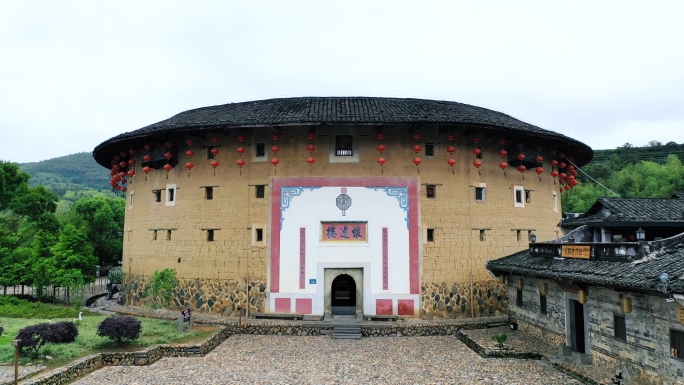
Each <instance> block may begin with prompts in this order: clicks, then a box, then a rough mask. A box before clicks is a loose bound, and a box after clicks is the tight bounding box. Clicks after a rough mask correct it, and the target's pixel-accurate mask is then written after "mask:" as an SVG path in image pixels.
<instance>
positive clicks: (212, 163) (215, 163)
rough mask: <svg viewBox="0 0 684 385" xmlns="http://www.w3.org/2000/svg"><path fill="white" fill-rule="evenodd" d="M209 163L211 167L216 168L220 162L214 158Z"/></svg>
mask: <svg viewBox="0 0 684 385" xmlns="http://www.w3.org/2000/svg"><path fill="white" fill-rule="evenodd" d="M209 164H210V165H211V167H213V168H216V167H218V165H219V162H218V160H216V159H214V160H212V161H211V162H210V163H209Z"/></svg>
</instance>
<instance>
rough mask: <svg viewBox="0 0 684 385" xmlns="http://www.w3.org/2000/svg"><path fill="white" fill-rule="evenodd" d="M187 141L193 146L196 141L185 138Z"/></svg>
mask: <svg viewBox="0 0 684 385" xmlns="http://www.w3.org/2000/svg"><path fill="white" fill-rule="evenodd" d="M185 143H187V144H188V146H192V145H193V144H195V141H194V140H192V139H186V140H185Z"/></svg>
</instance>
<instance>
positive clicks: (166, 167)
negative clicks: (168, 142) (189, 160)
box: [164, 163, 173, 171]
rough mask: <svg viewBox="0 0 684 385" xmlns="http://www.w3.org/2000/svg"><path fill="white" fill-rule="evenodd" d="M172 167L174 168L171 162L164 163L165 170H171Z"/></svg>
mask: <svg viewBox="0 0 684 385" xmlns="http://www.w3.org/2000/svg"><path fill="white" fill-rule="evenodd" d="M172 168H173V166H172V165H170V164H168V163H167V164H165V165H164V170H166V171H169V170H171V169H172Z"/></svg>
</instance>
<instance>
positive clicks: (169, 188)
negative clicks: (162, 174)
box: [166, 184, 177, 206]
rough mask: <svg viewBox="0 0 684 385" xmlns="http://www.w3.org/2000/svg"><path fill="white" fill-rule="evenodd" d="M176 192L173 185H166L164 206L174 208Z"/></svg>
mask: <svg viewBox="0 0 684 385" xmlns="http://www.w3.org/2000/svg"><path fill="white" fill-rule="evenodd" d="M176 190H177V187H176V185H175V184H169V185H166V205H167V206H175V205H176Z"/></svg>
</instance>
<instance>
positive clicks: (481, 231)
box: [480, 230, 485, 241]
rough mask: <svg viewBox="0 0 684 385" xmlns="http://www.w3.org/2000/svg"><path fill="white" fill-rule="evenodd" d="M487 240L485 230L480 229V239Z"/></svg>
mask: <svg viewBox="0 0 684 385" xmlns="http://www.w3.org/2000/svg"><path fill="white" fill-rule="evenodd" d="M484 240H485V230H480V241H484Z"/></svg>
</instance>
